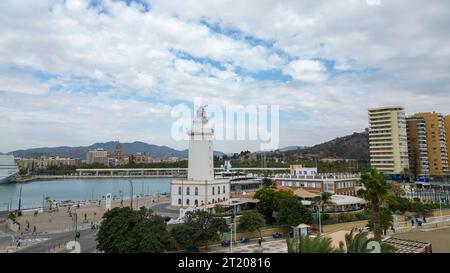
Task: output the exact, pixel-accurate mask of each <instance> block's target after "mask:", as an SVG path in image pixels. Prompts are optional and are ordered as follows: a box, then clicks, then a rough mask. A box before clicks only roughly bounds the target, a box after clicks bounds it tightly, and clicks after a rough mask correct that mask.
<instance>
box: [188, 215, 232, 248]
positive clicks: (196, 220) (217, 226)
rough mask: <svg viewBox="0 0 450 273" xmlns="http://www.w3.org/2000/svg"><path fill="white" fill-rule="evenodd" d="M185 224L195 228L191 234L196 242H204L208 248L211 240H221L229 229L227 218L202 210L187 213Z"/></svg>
mask: <svg viewBox="0 0 450 273" xmlns="http://www.w3.org/2000/svg"><path fill="white" fill-rule="evenodd" d="M184 224H185V225H187V226H190V227H191V228H192V229H193V230H192V232H191V234H192V236H193V241H194V243H199V242H203V243H204V244H205V248H206V249H208V242H209V241H216V240H219V239H220V236H221V235H222V234H223V233H224V232H225V231H226V229H227V223H226V221H225V219H223V218H220V217H216V216H215V215H213V214H212V213H209V212H207V211H201V210H197V211H195V212H188V213H186V216H185V218H184Z"/></svg>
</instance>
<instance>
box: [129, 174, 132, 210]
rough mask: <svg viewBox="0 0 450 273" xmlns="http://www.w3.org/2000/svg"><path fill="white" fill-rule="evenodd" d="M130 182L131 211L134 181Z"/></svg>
mask: <svg viewBox="0 0 450 273" xmlns="http://www.w3.org/2000/svg"><path fill="white" fill-rule="evenodd" d="M128 182H130V190H131V202H130V206H131V209H133V181H131V180H128Z"/></svg>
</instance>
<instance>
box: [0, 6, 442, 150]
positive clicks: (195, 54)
mask: <svg viewBox="0 0 450 273" xmlns="http://www.w3.org/2000/svg"><path fill="white" fill-rule="evenodd" d="M449 72H450V2H449V1H448V0H442V1H439V0H436V1H419V0H417V1H411V0H389V1H387V0H341V1H299V0H293V1H270V0H255V1H201V2H200V1H198V0H179V1H178V0H170V1H167V0H164V1H163V0H160V1H151V0H140V1H131V0H127V1H118V0H117V1H113V0H95V1H94V0H91V1H88V0H80V1H77V0H66V1H62V0H39V1H37V0H29V1H28V0H21V1H15V0H2V1H0V132H1V136H0V151H1V152H9V151H12V150H15V149H21V148H31V147H42V146H59V145H69V146H75V145H90V144H92V143H95V142H104V141H109V140H120V141H122V142H128V141H137V140H139V141H145V142H149V143H155V144H159V145H168V146H171V147H174V148H186V146H187V144H186V142H183V141H175V140H173V139H172V138H171V134H170V130H171V124H172V123H173V119H172V118H171V110H172V109H173V107H174V106H175V105H178V104H180V103H185V104H188V105H191V104H192V100H193V98H194V97H200V98H202V99H203V101H204V102H205V103H208V104H214V105H227V104H228V105H229V104H242V105H250V104H256V105H260V104H262V105H265V104H266V105H279V106H280V110H281V113H280V146H288V145H312V144H316V143H320V142H322V141H326V140H329V139H332V138H334V137H337V136H342V135H346V134H350V133H353V132H355V131H362V130H364V128H365V127H367V108H368V107H373V106H380V105H398V104H399V105H402V106H404V107H405V108H406V111H407V113H408V114H410V113H413V112H416V111H433V110H435V111H439V112H443V113H444V114H450V79H449ZM216 148H217V149H218V150H222V151H225V152H232V151H239V150H242V149H251V150H254V149H257V148H258V143H257V142H255V141H220V142H218V143H217V145H216Z"/></svg>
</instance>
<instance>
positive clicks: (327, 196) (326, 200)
mask: <svg viewBox="0 0 450 273" xmlns="http://www.w3.org/2000/svg"><path fill="white" fill-rule="evenodd" d="M331 196H332V194H331V193H329V192H324V193H322V195H321V196H318V197H315V198H313V200H312V202H313V204H314V205H316V206H320V210H321V211H322V212H323V211H324V209H325V206H326V205H331V204H334V203H333V202H332V201H331Z"/></svg>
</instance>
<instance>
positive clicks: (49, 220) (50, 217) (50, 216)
mask: <svg viewBox="0 0 450 273" xmlns="http://www.w3.org/2000/svg"><path fill="white" fill-rule="evenodd" d="M48 222H49V223H51V222H52V215H51V214H50V215H49V216H48Z"/></svg>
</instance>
